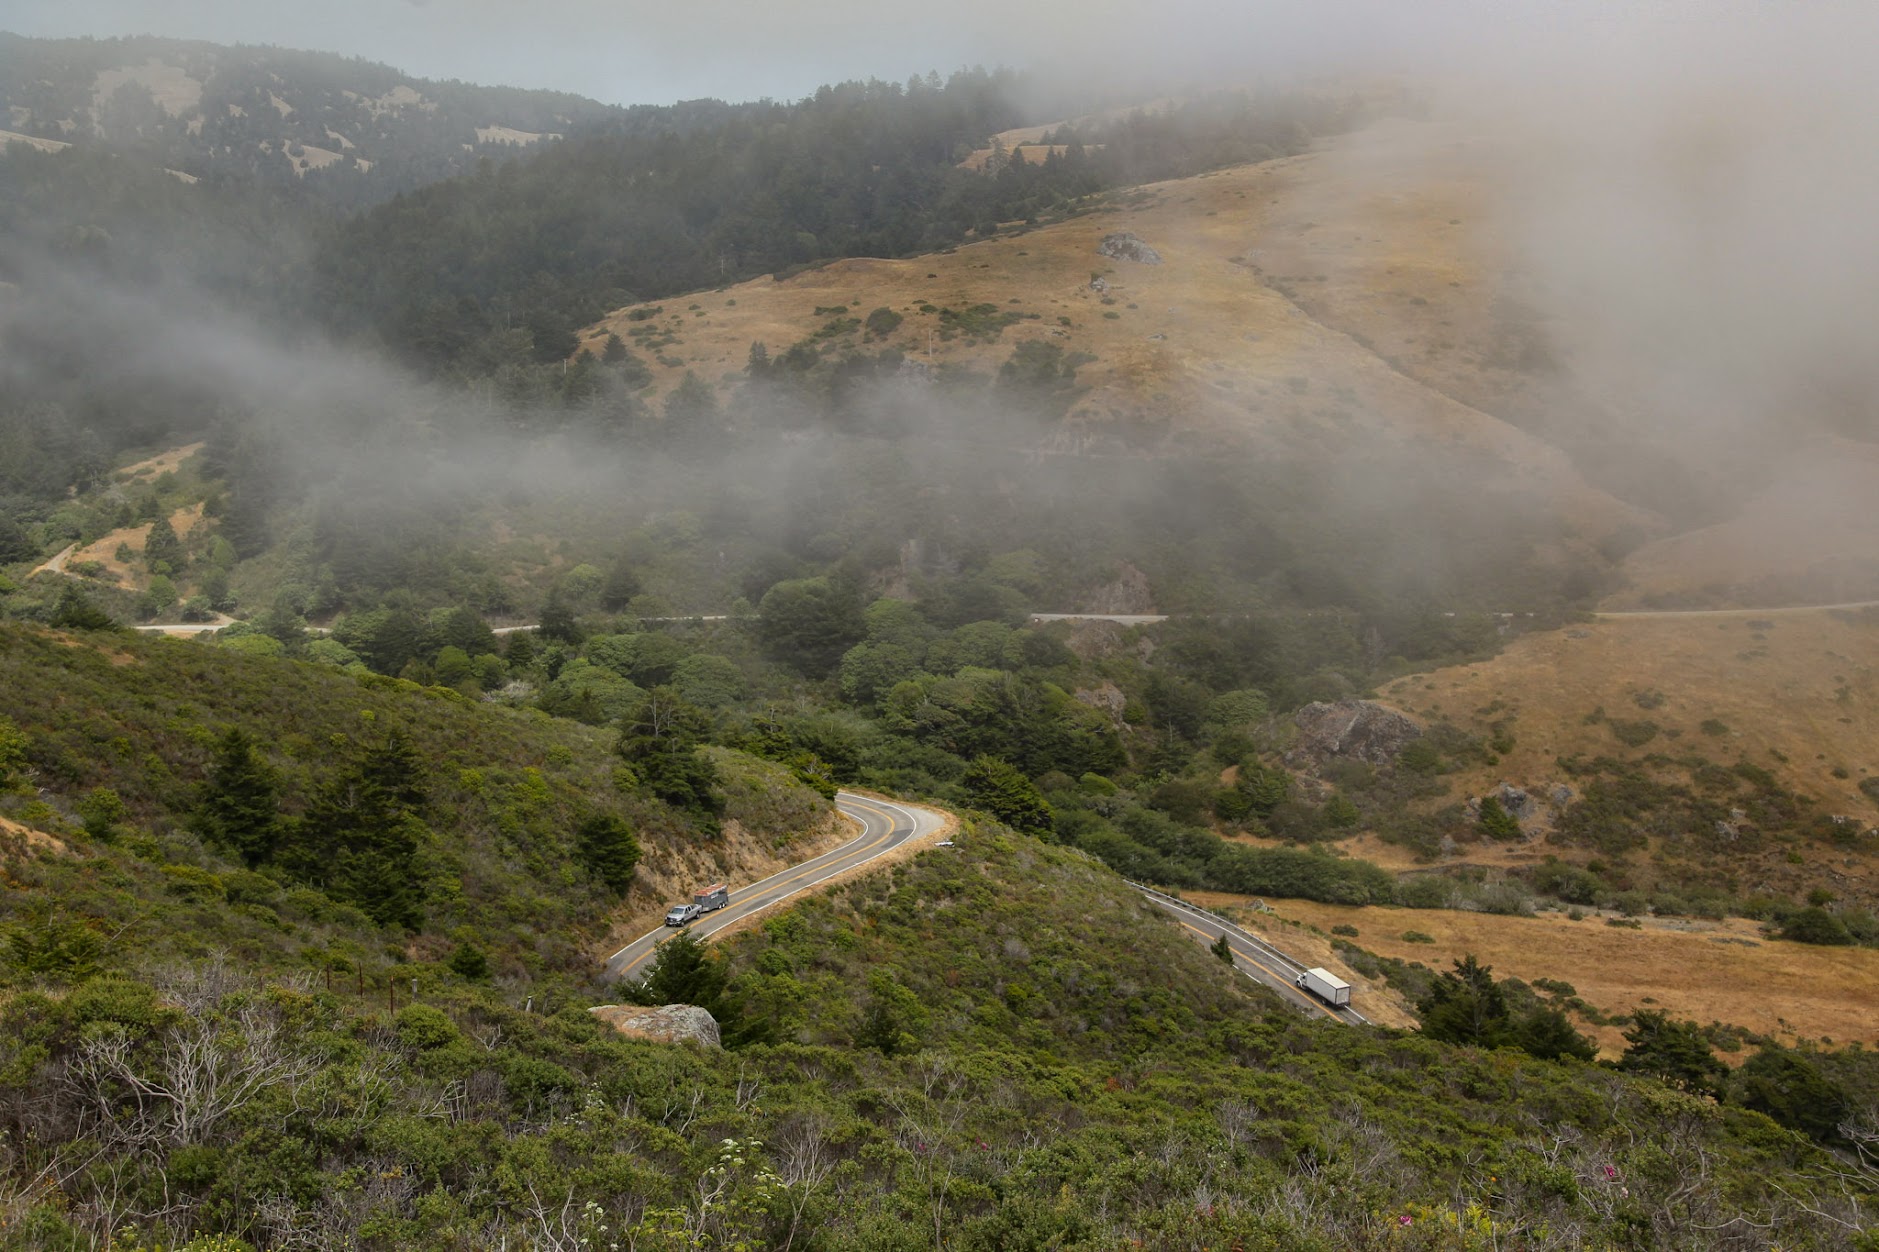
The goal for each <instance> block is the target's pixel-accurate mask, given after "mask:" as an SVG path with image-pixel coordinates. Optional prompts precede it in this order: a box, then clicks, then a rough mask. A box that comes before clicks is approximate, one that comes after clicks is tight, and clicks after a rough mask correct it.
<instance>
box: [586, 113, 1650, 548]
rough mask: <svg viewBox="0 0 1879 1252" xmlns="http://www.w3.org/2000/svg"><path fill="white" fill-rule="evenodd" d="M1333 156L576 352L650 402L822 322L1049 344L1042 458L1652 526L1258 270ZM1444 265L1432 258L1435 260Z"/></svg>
mask: <svg viewBox="0 0 1879 1252" xmlns="http://www.w3.org/2000/svg"><path fill="white" fill-rule="evenodd" d="M1338 151H1339V150H1338V149H1337V148H1335V147H1334V148H1332V149H1330V150H1328V151H1326V152H1323V153H1312V154H1307V155H1304V156H1300V157H1293V158H1287V159H1284V160H1278V161H1271V162H1265V163H1262V164H1258V165H1253V166H1244V167H1237V168H1232V169H1227V170H1222V171H1219V172H1216V173H1212V174H1208V175H1203V176H1200V177H1196V178H1191V179H1183V180H1179V181H1174V182H1167V183H1160V184H1154V185H1150V186H1147V187H1144V188H1140V189H1137V190H1135V191H1132V192H1126V193H1121V194H1119V195H1117V196H1114V197H1112V198H1111V199H1110V200H1109V201H1108V203H1107V206H1106V207H1103V208H1101V209H1099V210H1097V211H1094V212H1091V213H1088V214H1086V215H1083V216H1079V217H1075V218H1072V219H1069V220H1066V221H1063V222H1059V223H1055V224H1050V225H1046V226H1042V227H1039V228H1036V229H1032V230H1028V231H1021V232H1012V233H1001V234H1000V235H998V236H996V237H993V238H991V239H987V240H983V241H979V242H975V243H971V244H968V245H966V246H962V247H959V248H956V249H952V250H950V251H948V252H945V253H941V254H936V255H930V256H924V257H918V258H914V259H901V260H884V259H850V260H843V261H836V262H833V263H830V264H827V265H824V266H822V267H820V268H818V269H814V270H811V271H808V272H804V273H800V274H796V275H794V276H791V277H788V278H784V279H781V280H777V279H772V278H762V279H757V280H753V281H750V282H745V283H740V284H738V285H736V286H732V287H728V288H725V289H723V290H720V291H714V292H705V293H698V294H696V295H693V296H691V297H680V298H675V299H670V300H665V301H662V302H660V303H658V304H656V305H639V306H632V307H628V308H623V309H619V310H616V311H615V312H614V313H613V314H611V315H609V316H608V317H607V318H606V319H605V320H603V321H602V322H601V323H599V324H597V325H595V326H593V327H591V328H589V329H588V330H587V331H586V332H585V333H584V335H583V346H584V347H585V348H587V349H589V350H591V351H593V352H594V353H595V354H596V355H598V354H599V352H600V351H601V349H602V347H603V345H604V344H605V341H606V339H607V336H608V335H609V334H614V333H617V334H619V335H620V336H621V338H622V339H623V340H625V341H626V342H627V344H628V346H629V347H633V348H635V349H636V350H637V351H638V352H639V354H640V355H641V356H642V357H644V358H646V359H647V361H648V364H649V365H651V366H652V368H653V372H654V383H653V387H652V391H653V393H654V394H655V395H656V394H662V393H664V392H666V391H669V390H670V389H671V388H672V387H674V386H676V385H677V384H678V382H679V381H680V380H681V379H682V378H683V377H684V375H685V374H686V373H688V372H689V373H692V374H695V375H696V376H697V377H699V378H700V379H702V380H704V381H706V382H710V383H713V384H719V385H731V384H733V383H734V382H735V381H736V379H737V378H738V377H739V375H740V371H741V370H742V369H743V367H744V365H745V362H746V360H747V357H748V353H749V350H750V347H751V345H752V343H763V344H764V345H765V346H766V347H767V349H768V350H769V352H770V355H771V356H772V357H773V358H774V357H775V356H777V355H778V354H779V353H780V352H782V351H783V350H785V349H787V348H788V347H789V346H791V345H792V344H795V343H798V342H800V341H803V340H806V339H809V338H810V337H811V336H813V335H815V334H817V332H819V331H824V330H826V331H827V334H826V335H825V337H823V338H822V339H820V340H818V341H817V346H818V347H819V348H821V349H822V350H823V352H824V353H825V354H827V353H830V352H834V353H837V354H839V353H840V352H841V351H843V350H846V349H856V350H868V351H874V350H878V349H880V348H884V347H894V348H898V349H899V350H901V351H902V352H904V353H906V354H907V356H908V357H910V358H911V359H913V360H914V361H916V362H920V363H925V364H929V365H932V366H946V365H954V366H965V367H968V368H971V369H975V370H978V371H980V372H983V373H990V372H992V371H994V370H995V369H996V368H997V366H998V365H999V364H1000V363H1002V362H1003V361H1004V360H1006V359H1007V358H1008V357H1009V356H1010V355H1011V353H1012V350H1013V348H1014V347H1015V346H1016V345H1017V344H1019V343H1021V342H1023V341H1025V340H1027V339H1043V340H1047V341H1049V342H1051V343H1054V344H1057V345H1059V346H1061V347H1062V348H1063V349H1064V350H1065V351H1066V352H1079V353H1085V354H1088V355H1089V356H1091V357H1093V358H1094V360H1093V361H1091V362H1090V363H1089V364H1086V365H1084V366H1083V367H1082V370H1081V371H1080V372H1079V374H1078V382H1079V383H1080V384H1081V385H1082V387H1083V388H1084V390H1083V393H1082V395H1081V396H1080V398H1079V399H1078V401H1077V403H1076V404H1075V406H1074V407H1073V408H1072V410H1071V411H1070V413H1069V415H1068V416H1067V418H1066V419H1065V420H1064V422H1063V423H1062V424H1061V426H1060V427H1059V428H1058V429H1057V430H1056V431H1055V432H1054V434H1052V435H1051V436H1050V437H1049V439H1048V440H1047V442H1048V444H1049V446H1050V447H1051V448H1053V449H1054V450H1057V451H1094V452H1140V451H1178V450H1182V449H1187V450H1206V449H1210V448H1215V447H1219V446H1222V445H1223V444H1225V445H1228V446H1233V447H1241V448H1243V447H1248V446H1251V447H1254V448H1257V449H1259V450H1261V451H1269V452H1271V453H1272V454H1273V455H1279V456H1294V457H1303V458H1306V459H1312V460H1319V461H1322V462H1324V463H1326V464H1335V463H1336V462H1337V461H1338V459H1339V458H1340V457H1343V456H1346V455H1348V454H1352V453H1361V454H1362V455H1363V456H1364V457H1366V458H1368V459H1370V460H1372V461H1387V460H1389V459H1390V458H1392V457H1395V458H1398V459H1399V460H1401V461H1402V462H1404V463H1409V462H1414V463H1416V464H1419V465H1423V466H1430V465H1439V466H1441V467H1444V468H1445V469H1447V470H1449V471H1450V472H1452V473H1453V474H1454V475H1455V476H1456V480H1457V481H1474V482H1478V483H1484V484H1492V485H1495V486H1499V487H1502V488H1511V489H1514V490H1517V491H1519V492H1521V494H1522V495H1523V496H1525V497H1527V498H1530V499H1532V500H1535V501H1539V502H1544V503H1545V505H1546V507H1548V508H1550V509H1552V510H1554V511H1556V512H1557V513H1558V514H1559V515H1561V516H1563V517H1565V518H1567V519H1570V521H1571V522H1572V523H1573V526H1574V528H1575V529H1576V530H1578V531H1579V532H1581V533H1584V534H1589V535H1593V536H1598V535H1603V534H1606V533H1609V532H1611V531H1613V530H1615V529H1618V528H1620V527H1622V526H1626V525H1633V526H1635V525H1645V524H1648V523H1649V521H1650V519H1649V518H1648V517H1647V516H1646V515H1644V514H1641V513H1640V512H1639V511H1638V510H1636V509H1633V508H1631V507H1630V506H1627V505H1625V504H1622V503H1620V502H1619V501H1618V500H1616V499H1614V498H1613V497H1612V496H1610V495H1609V494H1607V493H1606V492H1604V491H1601V490H1599V489H1597V488H1595V487H1592V486H1590V485H1589V484H1587V483H1586V482H1585V481H1584V479H1583V478H1582V477H1581V476H1580V475H1579V473H1578V472H1577V470H1575V469H1574V467H1573V465H1572V464H1571V462H1570V460H1569V459H1568V458H1567V457H1566V456H1565V455H1564V454H1563V453H1561V452H1560V451H1559V450H1558V449H1557V448H1555V447H1553V446H1552V445H1550V444H1548V443H1547V442H1545V441H1544V440H1542V439H1539V438H1536V437H1534V436H1533V435H1531V434H1528V433H1525V432H1523V431H1522V430H1520V429H1518V428H1516V427H1515V426H1513V425H1511V424H1509V423H1507V422H1504V421H1502V420H1500V419H1499V418H1497V417H1496V416H1494V415H1492V414H1491V413H1488V412H1485V411H1483V410H1481V409H1480V408H1478V407H1474V406H1472V405H1470V404H1468V403H1464V402H1461V401H1458V400H1456V399H1453V398H1451V397H1450V396H1449V395H1446V394H1444V393H1443V392H1441V391H1439V390H1436V389H1433V388H1431V387H1429V386H1427V385H1425V384H1424V383H1422V382H1420V381H1418V380H1417V379H1416V378H1414V377H1412V376H1410V375H1409V374H1407V373H1405V372H1404V371H1403V370H1401V369H1399V368H1398V367H1396V366H1395V365H1393V364H1392V363H1390V362H1389V361H1386V360H1385V359H1384V358H1383V357H1382V356H1380V355H1379V354H1378V353H1377V352H1375V351H1373V350H1372V349H1371V348H1370V347H1369V346H1366V344H1365V343H1364V342H1362V341H1361V340H1360V338H1358V337H1354V336H1352V335H1351V334H1348V333H1346V332H1345V331H1343V330H1341V329H1338V328H1336V327H1335V326H1333V325H1329V324H1327V323H1326V322H1324V321H1322V320H1320V319H1319V318H1317V317H1315V316H1314V315H1313V314H1312V313H1311V312H1310V311H1309V310H1307V309H1306V308H1305V307H1302V306H1301V304H1300V303H1299V302H1298V301H1296V300H1295V299H1293V298H1291V297H1290V296H1288V295H1287V294H1286V293H1285V291H1284V290H1281V288H1280V285H1277V284H1275V283H1274V282H1272V281H1269V280H1268V278H1267V275H1268V274H1269V273H1271V272H1272V271H1271V270H1270V267H1269V266H1268V265H1267V264H1266V262H1265V261H1264V260H1263V259H1262V258H1263V257H1264V255H1265V251H1266V250H1267V249H1270V248H1272V247H1274V246H1277V244H1278V243H1280V242H1282V241H1281V240H1280V239H1279V238H1278V236H1277V235H1275V232H1276V231H1281V230H1282V229H1283V228H1284V223H1285V222H1288V221H1290V220H1291V218H1292V217H1294V216H1296V215H1297V213H1298V212H1299V211H1300V210H1299V209H1298V208H1297V205H1298V204H1300V203H1301V202H1309V201H1313V200H1316V199H1318V198H1320V197H1321V196H1323V195H1324V194H1325V180H1326V179H1327V178H1335V177H1336V176H1337V171H1338V168H1339V167H1338V164H1337V152H1338ZM1415 212H1416V216H1417V220H1418V221H1428V220H1433V217H1432V215H1441V217H1442V220H1443V221H1446V220H1447V217H1448V215H1449V214H1450V209H1449V207H1448V206H1447V203H1446V202H1445V201H1444V202H1441V203H1437V202H1434V201H1432V202H1430V203H1428V204H1424V205H1421V206H1420V207H1418V208H1417V209H1416V210H1415ZM1119 231H1128V232H1132V233H1133V234H1135V235H1137V236H1138V237H1140V238H1141V239H1143V240H1144V241H1146V242H1147V243H1148V244H1149V245H1150V246H1151V247H1153V248H1154V249H1155V250H1157V251H1158V252H1159V254H1160V255H1161V257H1162V263H1161V264H1159V265H1148V264H1140V263H1136V262H1131V261H1124V260H1112V259H1110V258H1108V257H1106V256H1104V255H1102V254H1101V253H1100V252H1099V251H1098V246H1099V245H1100V244H1101V242H1102V240H1103V239H1104V237H1105V236H1107V235H1109V234H1111V233H1113V232H1119ZM1418 238H1420V235H1419V236H1418ZM1431 264H1435V263H1433V262H1432V263H1431ZM1450 264H1451V263H1450V262H1447V261H1443V262H1440V264H1439V265H1437V266H1436V268H1439V269H1441V272H1442V273H1448V272H1449V270H1448V269H1447V268H1442V267H1445V266H1449V265H1450ZM1453 264H1454V265H1457V266H1458V265H1460V264H1461V263H1460V262H1459V261H1457V262H1454V263H1453ZM1456 272H1460V271H1456ZM1095 279H1100V280H1101V282H1100V284H1098V283H1095V282H1093V280H1095ZM1418 290H1420V288H1418ZM1408 298H1409V297H1408V296H1405V299H1404V307H1405V308H1406V309H1407V308H1413V307H1414V306H1410V305H1409V304H1408V303H1407V300H1408ZM881 308H886V309H890V310H892V311H893V312H895V313H897V314H899V315H900V316H901V318H902V319H903V320H902V321H901V322H900V324H899V325H898V326H897V327H896V328H895V329H894V330H893V331H892V332H891V333H888V334H885V335H881V336H878V337H870V336H869V335H868V334H867V332H866V331H865V329H863V328H862V327H860V326H854V327H851V328H849V329H848V330H846V331H845V332H844V331H842V330H841V329H840V325H841V323H840V321H839V320H838V319H843V318H847V319H865V318H866V317H867V315H868V314H869V313H870V312H872V311H874V310H876V309H881ZM972 309H977V310H979V311H980V314H981V315H982V316H993V317H995V316H997V315H1000V314H1012V315H1017V316H1018V317H1020V318H1022V319H1023V320H1018V321H1015V322H1013V323H1012V324H1010V325H1009V326H1008V327H1007V328H1006V329H1005V330H1003V332H1002V333H1000V334H999V335H997V337H996V338H992V339H990V340H987V339H984V338H973V337H970V336H966V335H954V334H949V321H952V319H949V317H948V313H949V311H950V312H951V313H953V314H957V313H961V312H964V311H966V310H972ZM837 310H839V312H837ZM1418 316H1419V317H1432V316H1433V314H1423V313H1418ZM954 324H956V322H954Z"/></svg>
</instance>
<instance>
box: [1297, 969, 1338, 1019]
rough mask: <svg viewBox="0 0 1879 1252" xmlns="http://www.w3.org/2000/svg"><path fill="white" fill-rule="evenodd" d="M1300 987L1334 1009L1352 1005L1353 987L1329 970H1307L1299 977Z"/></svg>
mask: <svg viewBox="0 0 1879 1252" xmlns="http://www.w3.org/2000/svg"><path fill="white" fill-rule="evenodd" d="M1298 985H1299V987H1300V988H1301V989H1303V990H1305V991H1309V992H1311V993H1312V994H1313V995H1315V996H1317V997H1318V998H1319V999H1320V1000H1323V1001H1324V1002H1325V1003H1326V1004H1329V1005H1330V1006H1331V1007H1332V1008H1337V1009H1341V1008H1347V1007H1349V1005H1350V1002H1351V985H1350V984H1349V983H1347V982H1345V981H1344V980H1343V979H1342V978H1339V977H1338V976H1337V975H1336V974H1333V973H1332V972H1331V971H1330V970H1328V969H1308V970H1306V971H1305V972H1304V973H1302V974H1300V975H1299V976H1298Z"/></svg>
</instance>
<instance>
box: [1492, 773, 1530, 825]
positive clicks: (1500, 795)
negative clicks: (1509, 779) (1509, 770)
mask: <svg viewBox="0 0 1879 1252" xmlns="http://www.w3.org/2000/svg"><path fill="white" fill-rule="evenodd" d="M1494 798H1495V799H1497V800H1499V801H1500V802H1501V807H1502V808H1503V809H1506V810H1507V813H1508V816H1510V817H1512V818H1513V819H1514V820H1515V821H1517V822H1525V821H1531V820H1532V819H1533V818H1535V817H1538V816H1539V813H1540V806H1539V804H1538V803H1536V802H1535V801H1534V799H1533V796H1532V795H1530V794H1529V793H1528V792H1527V791H1525V790H1524V789H1523V788H1520V787H1516V786H1514V785H1513V784H1512V783H1505V782H1504V783H1502V784H1501V785H1500V786H1498V787H1496V788H1495V789H1494Z"/></svg>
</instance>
